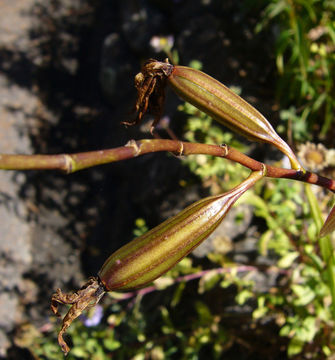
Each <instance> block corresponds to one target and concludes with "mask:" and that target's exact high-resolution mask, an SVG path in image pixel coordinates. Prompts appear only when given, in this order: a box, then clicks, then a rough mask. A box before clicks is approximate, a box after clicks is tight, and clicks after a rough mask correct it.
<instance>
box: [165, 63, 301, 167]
mask: <svg viewBox="0 0 335 360" xmlns="http://www.w3.org/2000/svg"><path fill="white" fill-rule="evenodd" d="M161 64H162V65H161V66H162V68H163V69H167V70H168V71H167V70H165V72H166V73H167V82H168V84H169V85H170V86H171V87H172V89H173V90H174V91H175V92H176V93H177V94H178V95H179V96H180V97H181V98H182V99H183V100H185V101H187V102H189V103H191V104H192V105H194V106H195V107H197V108H198V109H200V110H201V111H203V112H204V113H206V114H207V115H209V116H211V117H212V118H213V119H215V120H217V121H218V122H220V123H222V124H224V125H225V126H227V127H228V128H230V129H232V130H233V131H236V132H237V133H238V134H241V135H244V136H246V137H247V138H249V139H251V140H255V141H259V142H265V143H269V144H272V145H274V146H276V147H277V148H278V149H279V150H280V151H282V152H283V153H284V154H285V155H287V156H288V158H289V159H290V162H291V166H292V168H293V169H295V170H302V171H304V170H303V167H302V165H301V164H300V163H299V161H298V159H297V158H296V156H295V154H294V153H293V151H292V149H291V148H290V147H289V145H288V144H287V143H286V142H285V141H284V140H283V139H281V137H280V136H279V135H278V134H277V133H276V131H275V130H274V129H273V127H272V126H271V124H270V123H269V122H268V121H267V120H266V119H265V117H264V116H263V115H262V114H261V113H260V112H258V111H257V110H256V109H255V108H254V107H253V106H251V105H250V104H249V103H248V102H246V101H245V100H243V99H242V98H241V97H240V96H238V95H237V94H235V93H234V92H232V91H231V90H230V89H229V88H227V87H226V86H225V85H223V84H222V83H220V82H219V81H217V80H215V79H214V78H212V77H211V76H209V75H207V74H205V73H203V72H202V71H200V70H196V69H192V68H190V67H186V66H172V65H170V64H166V63H161Z"/></svg>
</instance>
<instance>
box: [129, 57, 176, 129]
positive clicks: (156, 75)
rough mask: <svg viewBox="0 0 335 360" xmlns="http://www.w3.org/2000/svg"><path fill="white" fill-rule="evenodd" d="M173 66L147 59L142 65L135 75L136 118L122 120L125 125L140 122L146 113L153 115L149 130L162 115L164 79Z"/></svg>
mask: <svg viewBox="0 0 335 360" xmlns="http://www.w3.org/2000/svg"><path fill="white" fill-rule="evenodd" d="M172 69H173V66H172V65H171V64H169V62H168V61H166V62H165V63H163V62H158V61H156V60H152V59H150V60H148V61H146V62H145V63H144V65H143V66H142V69H141V72H140V73H138V74H137V75H136V76H135V87H136V89H137V99H136V103H135V111H136V114H137V116H136V119H135V120H134V121H132V122H123V124H125V125H134V124H138V123H139V122H141V120H142V118H143V116H144V115H145V114H146V113H148V114H151V115H153V116H154V121H153V123H152V127H151V132H152V131H153V129H154V127H155V126H156V125H157V123H158V122H159V120H160V118H161V117H162V113H163V108H164V101H165V87H166V79H167V77H168V76H169V75H170V74H171V71H172Z"/></svg>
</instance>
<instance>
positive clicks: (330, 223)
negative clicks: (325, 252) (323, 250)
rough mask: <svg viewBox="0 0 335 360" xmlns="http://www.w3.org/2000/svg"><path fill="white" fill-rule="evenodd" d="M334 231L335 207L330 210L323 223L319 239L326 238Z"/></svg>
mask: <svg viewBox="0 0 335 360" xmlns="http://www.w3.org/2000/svg"><path fill="white" fill-rule="evenodd" d="M334 230H335V205H334V206H333V208H332V209H331V211H330V213H329V215H328V217H327V219H326V221H325V223H324V224H323V226H322V228H321V230H320V234H319V236H320V237H323V236H326V235H328V234H330V233H331V232H333V231H334Z"/></svg>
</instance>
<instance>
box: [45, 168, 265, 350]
mask: <svg viewBox="0 0 335 360" xmlns="http://www.w3.org/2000/svg"><path fill="white" fill-rule="evenodd" d="M263 176H265V166H264V167H263V169H262V170H261V171H254V172H253V173H251V175H250V176H249V177H248V178H247V179H246V180H245V181H243V182H242V183H241V184H240V185H238V186H237V187H235V188H234V189H233V190H231V191H229V192H227V193H225V194H221V195H216V196H210V197H207V198H205V199H202V200H200V201H197V202H196V203H194V204H192V205H190V206H189V207H187V208H186V209H184V210H183V211H182V212H180V213H179V214H178V215H176V216H174V217H172V218H170V219H168V220H166V221H165V222H163V223H162V224H161V225H158V226H157V227H155V228H154V229H152V230H150V231H149V232H147V233H146V234H144V235H142V236H140V237H138V238H136V239H134V240H133V241H131V242H130V243H129V244H126V245H125V246H123V247H122V248H120V249H119V250H117V251H116V252H115V253H114V254H112V255H111V256H110V257H109V258H108V259H107V261H106V262H105V263H104V265H103V266H102V268H101V270H100V271H99V274H98V277H96V278H91V279H90V280H89V281H88V282H87V283H86V284H85V285H84V286H83V287H82V288H81V289H80V290H78V291H76V292H75V293H70V294H66V293H63V292H62V291H61V290H60V289H58V290H57V291H56V293H55V294H54V295H53V296H52V301H51V309H52V311H53V312H54V314H56V315H58V316H59V315H60V314H59V312H58V305H59V304H68V305H71V307H70V309H69V311H68V313H67V314H66V315H65V317H64V319H63V322H62V327H61V330H60V331H59V334H58V342H59V345H60V346H61V348H62V350H63V352H64V353H65V354H67V353H68V352H69V350H70V348H69V347H68V345H67V344H66V342H65V341H64V339H63V335H64V333H65V332H66V330H67V329H68V327H69V326H70V325H71V323H72V321H73V320H74V319H76V318H77V317H78V316H79V315H80V314H81V313H82V312H83V311H84V310H85V309H88V308H90V307H92V306H94V305H96V304H97V303H98V301H99V300H100V299H101V297H102V296H103V295H104V293H105V292H106V291H111V290H114V291H127V290H134V289H137V288H141V287H143V286H146V285H147V284H149V283H151V282H152V281H153V280H155V279H157V278H158V277H159V276H161V275H163V274H164V273H165V272H166V271H168V270H169V269H170V268H171V267H173V266H174V265H175V264H177V263H178V262H179V261H180V260H182V259H183V258H184V257H185V256H186V255H187V254H189V253H190V252H191V251H192V250H193V249H194V248H195V247H197V246H198V245H200V243H201V242H202V241H203V240H205V239H206V238H207V237H208V236H209V235H210V234H211V233H212V232H213V231H214V230H215V229H216V228H217V226H218V225H219V224H220V223H221V221H222V220H223V218H224V217H225V216H226V214H227V213H228V211H229V209H230V208H231V206H232V205H233V204H234V203H235V201H236V200H237V199H238V198H239V197H240V196H241V195H243V194H244V193H245V192H246V191H247V190H248V189H250V188H251V187H252V186H253V185H254V184H255V183H256V181H258V180H259V179H260V178H262V177H263Z"/></svg>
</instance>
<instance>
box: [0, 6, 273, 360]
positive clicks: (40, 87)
mask: <svg viewBox="0 0 335 360" xmlns="http://www.w3.org/2000/svg"><path fill="white" fill-rule="evenodd" d="M257 16H258V13H256V12H255V14H253V13H252V12H251V11H247V8H246V6H245V4H244V2H239V1H234V0H227V1H219V0H217V1H214V0H213V1H211V0H202V1H200V0H199V1H193V0H179V1H178V0H174V1H172V0H151V1H150V0H112V1H111V0H47V1H46V0H25V1H22V0H0V152H1V153H22V154H37V153H41V154H53V153H72V152H79V151H89V150H97V149H103V148H111V147H115V146H120V145H123V144H125V143H126V142H127V141H128V140H129V139H132V138H137V139H139V138H146V137H149V136H150V135H149V134H148V133H147V132H146V130H145V129H144V130H143V131H142V130H141V127H133V128H125V127H124V126H123V125H121V124H120V122H121V121H125V120H129V119H131V118H132V116H133V115H132V114H131V110H132V106H133V102H134V99H135V96H136V94H135V89H134V87H133V78H134V75H135V74H136V73H137V72H138V71H139V69H140V65H141V62H142V61H143V60H145V59H147V58H150V57H155V58H158V59H163V58H164V56H165V55H164V54H163V53H157V52H155V49H154V48H153V47H152V46H151V45H150V40H151V39H152V38H153V37H154V36H159V35H163V36H173V40H174V49H176V50H177V51H178V54H179V57H180V63H181V64H184V65H187V64H189V62H190V61H191V60H194V59H196V60H199V61H201V62H202V63H203V69H204V71H205V72H207V73H209V74H211V75H213V76H214V77H216V78H217V79H219V80H221V81H223V82H225V83H226V84H228V85H238V86H241V87H242V89H243V96H244V97H245V98H246V99H248V100H249V101H250V102H251V103H253V104H254V105H255V106H257V107H258V109H260V110H261V111H262V112H263V113H264V114H265V115H267V114H268V113H270V110H271V105H272V104H271V101H272V97H273V94H271V92H269V90H268V89H269V88H271V86H270V82H271V81H272V78H271V74H272V72H271V71H272V70H273V69H272V68H271V66H272V65H268V64H272V63H271V62H270V61H269V58H270V56H271V52H270V49H267V48H266V46H265V44H271V36H272V34H265V35H264V34H262V35H257V36H255V35H254V26H255V23H256V21H257ZM178 103H180V101H179V100H178V99H177V98H176V97H175V96H174V95H173V94H168V102H167V106H166V114H168V115H169V116H170V118H172V119H175V120H176V121H172V123H171V127H172V128H173V130H174V131H175V132H176V133H177V134H179V133H181V128H182V122H180V121H178V120H179V117H180V114H178V113H177V110H176V107H177V105H178ZM189 176H192V175H190V174H189V173H188V170H187V168H185V167H183V166H182V165H181V163H180V161H179V160H178V159H176V158H173V157H167V156H166V155H165V154H154V155H149V156H146V157H141V158H137V159H134V160H129V161H126V162H123V163H116V164H111V165H105V166H103V167H100V168H95V169H89V170H86V171H82V172H80V173H78V174H73V175H64V174H60V173H57V172H38V171H30V172H18V171H9V172H5V171H1V172H0V233H1V235H0V355H1V357H3V358H6V357H8V358H11V359H16V358H17V359H19V358H23V356H24V352H23V350H22V349H21V348H20V344H18V342H17V341H16V337H17V334H18V332H19V331H20V328H21V327H22V326H23V324H26V323H32V324H34V326H36V327H37V328H39V329H42V328H43V327H47V326H48V323H49V321H50V320H49V319H50V316H51V313H50V310H49V299H50V296H51V294H52V293H53V292H54V290H55V289H56V288H57V287H61V288H62V289H63V290H69V289H73V288H78V286H79V285H80V284H81V283H82V281H83V280H84V279H86V278H87V277H88V276H91V275H94V274H95V273H96V272H97V270H98V269H99V268H100V266H101V265H102V263H103V261H104V260H105V259H106V257H107V256H108V255H109V254H110V253H111V252H112V251H113V250H115V249H117V248H118V247H120V245H121V244H123V243H125V242H127V241H129V240H130V239H131V238H132V229H133V228H134V221H135V219H136V218H137V217H143V218H145V219H146V220H147V222H148V225H149V226H150V227H152V226H154V225H156V224H158V223H159V222H160V221H162V220H163V219H165V218H166V217H168V216H171V215H173V214H175V213H176V212H177V211H178V210H181V209H182V208H183V207H185V205H186V204H188V203H190V202H191V201H194V200H196V199H197V198H199V196H201V195H205V190H203V189H202V188H201V185H200V184H199V185H195V186H194V187H193V188H187V189H184V188H182V187H181V186H179V180H180V179H183V178H185V177H189ZM246 218H247V219H248V216H246ZM249 219H250V216H249ZM243 226H244V228H243V229H240V230H237V233H236V234H235V235H236V236H237V235H239V236H240V237H241V233H242V232H243V231H244V230H245V228H246V226H248V224H244V225H243ZM226 231H227V230H225V232H226ZM240 240H241V239H240ZM244 240H245V242H243V241H244ZM244 240H243V239H242V240H241V241H240V243H239V247H238V252H239V254H240V255H241V254H242V255H243V256H244V260H248V256H252V254H254V252H255V242H253V241H251V242H250V238H249V239H244ZM204 251H205V250H203V251H202V252H201V251H200V252H199V253H198V255H200V256H201V255H202V254H203V253H204ZM263 281H265V282H266V281H269V280H268V279H264V280H263ZM263 285H264V284H263Z"/></svg>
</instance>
